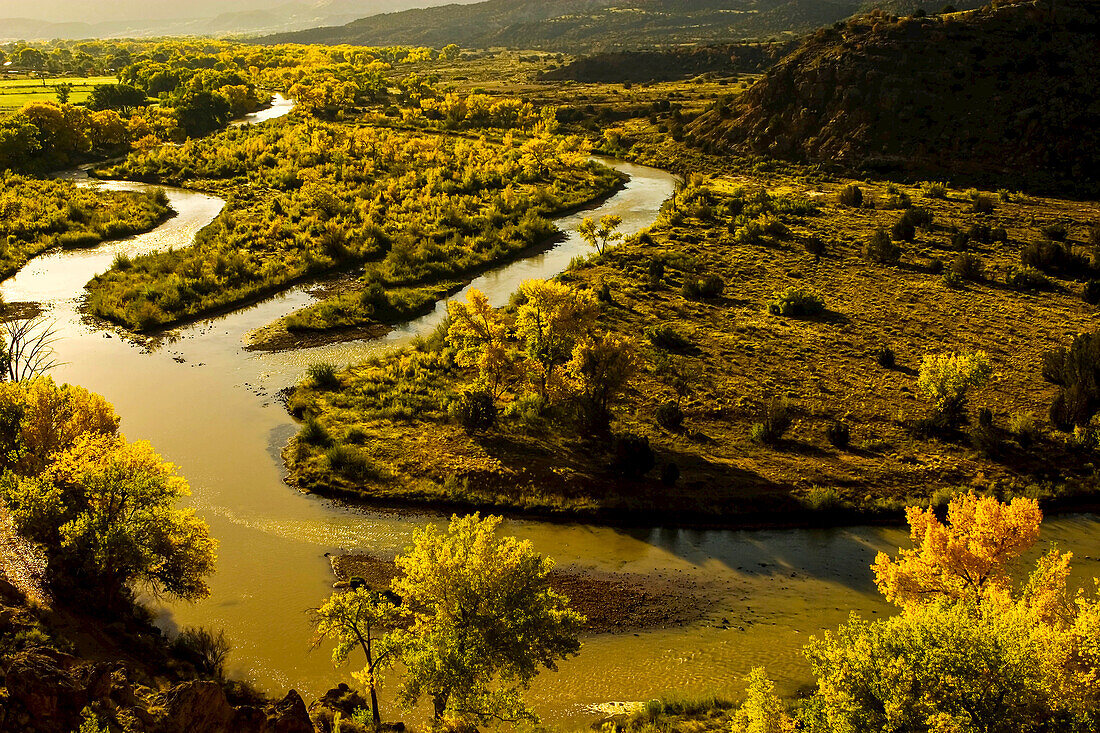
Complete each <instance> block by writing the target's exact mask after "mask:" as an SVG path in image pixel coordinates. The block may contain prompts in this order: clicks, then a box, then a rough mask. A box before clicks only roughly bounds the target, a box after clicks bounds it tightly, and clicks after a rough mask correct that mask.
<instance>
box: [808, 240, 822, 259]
mask: <svg viewBox="0 0 1100 733" xmlns="http://www.w3.org/2000/svg"><path fill="white" fill-rule="evenodd" d="M803 246H804V247H805V248H806V254H808V255H811V256H812V257H815V258H817V259H821V258H822V257H824V256H825V242H824V241H823V240H822V239H821V237H813V236H810V237H807V238H806V241H805V242H803Z"/></svg>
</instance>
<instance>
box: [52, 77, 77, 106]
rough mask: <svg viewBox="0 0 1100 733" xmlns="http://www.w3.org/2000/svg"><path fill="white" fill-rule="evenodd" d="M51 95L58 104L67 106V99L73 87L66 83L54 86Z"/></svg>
mask: <svg viewBox="0 0 1100 733" xmlns="http://www.w3.org/2000/svg"><path fill="white" fill-rule="evenodd" d="M53 93H54V96H55V97H57V102H58V104H68V103H69V97H70V96H72V93H73V85H72V84H69V83H68V82H62V83H60V84H54V86H53Z"/></svg>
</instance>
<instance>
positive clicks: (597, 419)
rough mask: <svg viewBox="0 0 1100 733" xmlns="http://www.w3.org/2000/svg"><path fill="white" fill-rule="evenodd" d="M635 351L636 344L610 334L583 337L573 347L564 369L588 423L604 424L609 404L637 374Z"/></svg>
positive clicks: (599, 427) (602, 425)
mask: <svg viewBox="0 0 1100 733" xmlns="http://www.w3.org/2000/svg"><path fill="white" fill-rule="evenodd" d="M637 353H638V345H637V344H636V343H634V342H633V341H631V340H630V339H626V338H623V337H620V336H615V335H612V334H603V335H602V336H598V337H591V338H586V339H584V340H583V341H581V342H580V343H579V344H577V346H576V347H575V348H574V349H573V358H572V359H571V360H570V361H569V364H568V365H567V366H566V371H567V372H568V374H569V376H570V378H571V379H572V380H573V383H574V384H575V385H576V389H577V393H578V394H579V395H580V398H581V404H582V405H583V406H584V411H585V414H586V416H587V420H588V424H589V425H590V426H592V427H594V428H598V429H601V428H605V427H606V426H607V424H608V422H609V421H610V417H611V412H610V408H611V403H612V402H613V401H614V400H615V399H616V398H617V397H618V396H619V395H620V394H622V392H623V391H624V390H625V389H626V388H627V386H628V385H629V384H630V382H631V380H633V379H634V376H635V375H636V374H637V373H638V366H639V365H638V357H637Z"/></svg>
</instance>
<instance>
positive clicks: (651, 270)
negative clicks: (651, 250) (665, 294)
mask: <svg viewBox="0 0 1100 733" xmlns="http://www.w3.org/2000/svg"><path fill="white" fill-rule="evenodd" d="M646 275H647V278H648V280H649V287H650V289H651V290H657V289H658V288H660V287H661V283H662V281H663V280H664V279H665V261H664V260H663V259H661V258H659V257H654V258H653V259H651V260H650V261H649V265H648V266H647V268H646Z"/></svg>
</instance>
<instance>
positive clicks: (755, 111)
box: [688, 0, 1100, 193]
mask: <svg viewBox="0 0 1100 733" xmlns="http://www.w3.org/2000/svg"><path fill="white" fill-rule="evenodd" d="M1098 31H1100V7H1098V4H1097V3H1094V2H1092V1H1091V0H1061V1H1060V2H1058V3H1057V8H1056V11H1055V12H1054V13H1053V14H1052V12H1051V9H1050V4H1049V2H1048V0H1042V2H1027V3H1017V4H1012V5H1001V6H1000V7H996V8H992V9H986V10H976V11H971V12H964V13H953V14H949V15H941V16H933V17H926V18H903V19H900V20H899V19H897V18H893V17H890V16H887V15H885V14H881V13H879V14H872V15H868V16H862V17H860V18H856V19H853V20H852V21H849V22H848V23H847V24H845V25H844V26H840V27H836V28H833V29H827V30H821V31H818V32H817V33H816V34H814V35H813V36H812V37H811V38H809V39H808V40H807V41H806V42H805V43H804V44H803V45H802V46H801V47H800V48H799V49H798V50H796V51H795V52H794V53H792V54H790V55H789V56H787V57H786V58H784V59H782V60H781V61H780V62H779V63H778V64H777V65H776V66H774V67H773V68H772V69H771V70H770V71H769V72H768V73H767V74H766V75H765V76H764V78H763V79H761V80H760V81H759V82H758V83H757V84H755V85H753V87H751V88H750V89H749V90H748V91H747V92H746V93H745V94H743V95H742V96H741V97H740V98H739V99H738V100H736V101H735V102H734V104H733V105H731V106H730V107H728V108H721V107H716V108H715V109H712V110H710V111H708V112H707V113H705V114H704V115H703V116H701V117H700V118H699V119H697V120H696V121H695V122H694V123H693V124H692V125H691V126H690V127H689V130H688V131H689V134H690V136H691V138H692V140H693V141H695V142H696V143H698V144H700V145H703V146H706V147H709V148H713V149H717V150H726V151H731V152H742V153H757V154H768V155H772V156H776V157H781V158H787V159H794V160H802V161H814V162H826V163H836V164H840V165H842V166H844V167H847V168H851V169H860V168H863V169H871V170H875V169H878V170H891V169H892V170H899V171H903V172H909V173H912V174H916V175H922V176H928V177H932V176H944V177H946V176H959V175H962V176H964V177H969V178H973V179H976V180H988V181H989V182H990V183H1000V184H1001V185H1004V186H1006V187H1011V188H1020V187H1021V186H1028V187H1040V188H1048V189H1057V190H1061V191H1064V192H1070V193H1073V192H1077V193H1088V192H1091V191H1094V190H1095V189H1096V187H1097V178H1096V173H1095V171H1096V170H1098V164H1100V145H1098V143H1100V33H1098Z"/></svg>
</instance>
